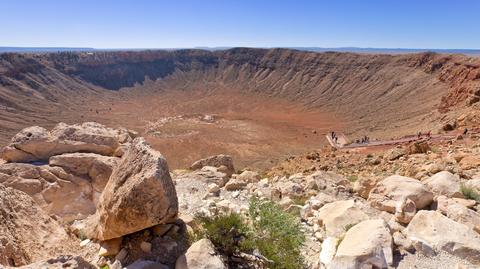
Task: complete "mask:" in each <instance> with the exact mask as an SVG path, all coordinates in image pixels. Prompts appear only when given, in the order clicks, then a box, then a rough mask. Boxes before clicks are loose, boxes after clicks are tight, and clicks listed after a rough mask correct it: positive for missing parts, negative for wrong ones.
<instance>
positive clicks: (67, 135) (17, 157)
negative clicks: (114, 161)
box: [0, 122, 132, 162]
mask: <svg viewBox="0 0 480 269" xmlns="http://www.w3.org/2000/svg"><path fill="white" fill-rule="evenodd" d="M131 139H132V137H131V133H130V132H128V131H127V130H125V129H111V128H107V127H105V126H104V125H102V124H99V123H95V122H85V123H82V124H74V125H68V124H65V123H59V124H57V126H55V127H54V128H53V129H52V130H51V131H48V130H46V129H45V128H42V127H39V126H32V127H27V128H25V129H23V130H21V131H20V132H19V133H18V134H16V135H15V136H14V137H13V138H12V140H11V143H10V144H9V145H8V146H6V147H4V148H3V149H2V150H1V151H0V157H1V158H2V159H4V160H6V161H8V162H32V161H40V160H42V161H45V160H48V158H50V157H51V156H54V155H59V154H63V153H72V152H90V153H97V154H101V155H107V156H111V155H113V154H114V153H115V151H116V149H117V148H118V147H119V146H120V144H122V143H126V142H128V141H130V140H131Z"/></svg>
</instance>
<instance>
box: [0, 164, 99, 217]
mask: <svg viewBox="0 0 480 269" xmlns="http://www.w3.org/2000/svg"><path fill="white" fill-rule="evenodd" d="M0 183H3V184H4V185H5V186H8V187H12V188H15V189H18V190H21V191H23V192H25V193H27V194H28V195H30V196H31V197H32V198H33V199H34V200H35V201H36V202H37V203H38V204H39V205H40V206H41V207H42V208H43V210H45V211H46V212H47V213H49V214H52V215H57V216H59V217H62V218H63V219H64V220H65V221H71V220H75V219H82V218H85V217H86V216H88V215H90V214H93V213H94V212H95V204H94V201H93V189H92V186H91V183H90V180H89V179H88V178H83V177H78V176H75V175H72V174H70V173H67V172H66V171H65V170H64V169H63V168H61V167H50V166H48V165H41V166H37V165H32V164H26V163H6V164H2V165H0Z"/></svg>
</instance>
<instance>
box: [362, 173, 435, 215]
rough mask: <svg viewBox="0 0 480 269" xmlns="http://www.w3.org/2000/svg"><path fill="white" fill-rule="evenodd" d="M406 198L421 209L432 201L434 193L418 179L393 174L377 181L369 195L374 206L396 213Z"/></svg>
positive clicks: (369, 199)
mask: <svg viewBox="0 0 480 269" xmlns="http://www.w3.org/2000/svg"><path fill="white" fill-rule="evenodd" d="M405 199H410V200H411V201H413V202H414V203H415V205H416V207H417V209H421V208H425V207H427V206H429V205H430V204H431V203H432V201H433V194H432V193H431V192H430V191H429V190H428V189H427V187H426V186H425V185H423V184H422V183H421V182H420V181H418V180H416V179H413V178H409V177H403V176H398V175H393V176H389V177H387V178H385V179H384V180H382V181H380V182H379V183H377V185H376V186H375V187H374V188H373V189H372V190H371V191H370V194H369V196H368V201H369V202H370V204H371V205H372V206H373V207H375V208H377V209H380V210H383V211H387V212H390V213H395V211H396V209H397V208H398V205H399V204H401V203H403V202H404V201H405Z"/></svg>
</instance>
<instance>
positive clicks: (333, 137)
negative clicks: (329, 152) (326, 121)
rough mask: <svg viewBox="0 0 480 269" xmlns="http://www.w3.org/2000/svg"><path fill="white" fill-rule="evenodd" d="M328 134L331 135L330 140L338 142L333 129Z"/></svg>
mask: <svg viewBox="0 0 480 269" xmlns="http://www.w3.org/2000/svg"><path fill="white" fill-rule="evenodd" d="M330 136H331V137H332V141H333V142H334V143H335V144H337V143H338V136H337V134H336V133H335V132H334V131H332V132H331V133H330Z"/></svg>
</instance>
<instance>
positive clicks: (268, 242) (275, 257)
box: [249, 198, 305, 269]
mask: <svg viewBox="0 0 480 269" xmlns="http://www.w3.org/2000/svg"><path fill="white" fill-rule="evenodd" d="M249 213H250V217H251V220H252V225H253V230H254V233H255V234H254V238H253V239H254V241H255V247H256V248H257V249H258V250H259V251H260V253H262V255H264V256H265V257H267V258H268V259H269V260H272V261H273V264H272V265H271V266H270V268H272V269H297V268H303V264H304V260H303V256H302V255H301V248H302V246H303V244H304V242H305V234H304V233H303V232H302V231H301V229H300V223H299V221H298V219H297V218H295V217H294V216H293V215H291V214H288V213H286V212H284V211H283V210H282V209H281V208H280V207H279V206H278V205H276V204H274V203H273V202H271V201H268V202H261V201H260V200H258V199H257V198H252V199H251V201H250V207H249Z"/></svg>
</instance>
